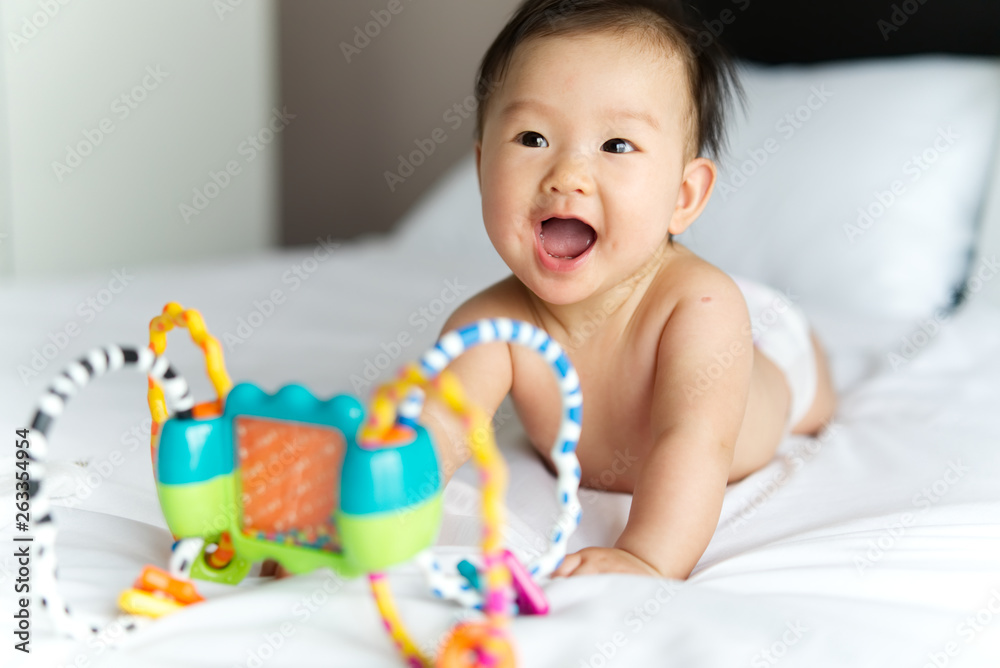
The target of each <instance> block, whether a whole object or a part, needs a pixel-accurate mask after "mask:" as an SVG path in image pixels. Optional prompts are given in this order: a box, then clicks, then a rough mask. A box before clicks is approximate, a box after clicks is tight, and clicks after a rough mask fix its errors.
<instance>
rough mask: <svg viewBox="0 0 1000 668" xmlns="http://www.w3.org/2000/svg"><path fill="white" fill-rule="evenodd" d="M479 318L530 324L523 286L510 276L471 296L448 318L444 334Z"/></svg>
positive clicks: (527, 302)
mask: <svg viewBox="0 0 1000 668" xmlns="http://www.w3.org/2000/svg"><path fill="white" fill-rule="evenodd" d="M482 318H513V319H517V320H527V321H529V322H533V321H534V318H532V316H531V305H530V302H529V300H528V296H527V291H526V288H525V287H524V285H523V284H522V283H521V282H520V281H519V280H517V278H516V277H514V276H509V277H508V278H505V279H503V280H502V281H499V282H497V283H494V284H493V285H491V286H490V287H488V288H486V289H485V290H483V291H481V292H479V293H477V294H475V295H473V296H472V297H470V298H469V299H467V300H466V301H465V302H464V303H463V304H462V305H461V306H459V307H458V308H457V309H455V312H454V313H452V314H451V316H449V318H448V321H447V322H446V323H445V326H444V331H447V330H450V329H454V328H456V327H461V326H463V325H467V324H469V323H470V322H475V321H476V320H480V319H482Z"/></svg>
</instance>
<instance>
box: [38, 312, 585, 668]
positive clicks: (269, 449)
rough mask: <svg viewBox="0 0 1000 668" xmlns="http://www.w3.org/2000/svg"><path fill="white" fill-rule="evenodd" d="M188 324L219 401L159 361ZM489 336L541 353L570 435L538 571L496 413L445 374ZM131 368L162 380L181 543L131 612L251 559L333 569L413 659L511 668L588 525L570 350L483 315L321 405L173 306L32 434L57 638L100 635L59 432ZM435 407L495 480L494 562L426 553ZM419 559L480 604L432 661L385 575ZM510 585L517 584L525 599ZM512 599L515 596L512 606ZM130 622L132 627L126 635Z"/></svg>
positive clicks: (157, 415)
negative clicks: (242, 366)
mask: <svg viewBox="0 0 1000 668" xmlns="http://www.w3.org/2000/svg"><path fill="white" fill-rule="evenodd" d="M174 327H182V328H187V329H188V330H189V331H190V334H191V338H192V339H193V340H194V342H195V343H196V344H197V345H198V346H200V347H201V349H202V351H203V352H204V354H205V359H206V366H207V371H208V375H209V378H210V379H211V381H212V384H213V386H214V388H215V391H216V393H217V395H218V396H217V398H216V399H215V400H214V401H210V402H206V403H202V404H197V405H196V404H195V402H194V399H193V398H192V396H191V392H190V390H189V388H188V385H187V382H186V381H185V380H184V379H183V378H182V377H181V376H180V375H179V374H178V373H177V371H176V370H175V369H174V368H173V367H172V366H171V365H170V363H169V362H168V361H167V360H166V358H165V357H163V352H164V350H165V349H166V335H167V332H169V331H170V330H171V329H173V328H174ZM491 341H501V342H507V343H516V344H519V345H522V346H526V347H528V348H531V349H532V350H535V351H536V352H538V353H539V354H540V355H542V356H543V358H544V359H545V360H546V361H547V362H548V363H549V366H550V367H551V369H552V370H553V372H554V373H555V375H556V377H557V379H558V381H559V387H560V390H561V392H562V398H563V403H562V425H561V427H560V430H559V434H558V438H557V440H556V443H555V444H554V445H553V448H552V451H551V456H552V461H553V462H554V463H555V465H556V469H557V472H558V481H557V494H558V500H559V504H560V508H561V512H560V515H559V518H558V520H557V521H556V525H555V527H554V528H553V530H552V537H551V544H550V546H549V548H548V549H547V550H546V551H545V552H544V553H542V554H541V555H539V556H538V557H536V558H535V559H534V560H532V561H531V562H530V563H528V564H522V563H521V562H520V561H519V560H518V559H517V557H515V556H514V555H513V554H512V553H511V552H509V551H507V550H504V549H503V546H502V543H501V529H502V527H503V524H504V504H503V497H504V493H505V490H506V485H507V469H506V465H505V463H504V461H503V458H502V457H501V456H500V454H499V451H498V449H497V447H496V443H495V440H494V436H493V429H492V424H491V421H490V416H488V415H486V414H485V413H483V411H482V410H480V409H479V408H478V407H477V406H475V405H474V404H472V403H471V402H469V401H467V400H466V399H465V398H464V395H463V392H462V389H461V387H460V386H459V383H458V382H457V380H456V379H455V377H454V376H452V375H451V374H450V373H449V372H448V371H447V370H446V369H445V367H447V366H448V364H450V363H451V361H452V360H454V359H455V358H457V357H458V356H459V355H461V354H462V353H463V352H464V351H465V350H467V349H469V348H471V347H473V346H476V345H479V344H482V343H488V342H491ZM126 367H128V368H135V369H136V370H138V371H140V372H141V373H144V374H146V375H147V376H148V378H149V397H148V398H149V406H150V410H151V412H152V415H153V437H152V444H151V448H152V455H153V469H154V476H155V480H156V489H157V494H158V496H159V499H160V504H161V507H162V509H163V513H164V516H165V518H166V521H167V526H168V527H169V528H170V531H171V532H172V533H173V535H174V537H175V539H176V540H177V542H176V543H175V546H174V551H173V554H172V557H171V560H170V570H169V572H167V571H163V570H160V569H157V568H154V567H147V568H146V569H145V570H144V571H143V573H142V575H141V576H140V577H139V579H138V580H137V581H136V585H135V587H134V588H133V589H130V590H128V591H126V592H125V593H123V594H122V596H121V598H120V599H119V603H120V605H121V607H122V608H123V610H125V611H126V612H128V613H131V614H133V615H145V616H150V617H156V616H160V615H163V614H168V613H170V612H173V611H175V610H178V609H180V608H182V607H183V606H185V605H191V604H195V603H198V602H200V601H202V600H203V599H202V597H201V595H200V594H199V593H198V592H197V590H196V589H195V587H194V585H193V583H192V582H191V581H190V579H189V578H195V579H202V580H210V581H215V582H224V583H229V584H236V583H238V582H240V581H241V580H242V579H243V578H244V577H246V575H247V574H248V573H249V571H250V568H251V566H252V565H253V564H254V563H255V562H259V561H263V560H265V559H273V560H275V561H277V562H279V563H280V564H281V565H282V566H283V567H284V568H285V569H286V570H287V571H289V572H292V573H305V572H308V571H311V570H314V569H316V568H320V567H328V568H331V569H333V570H334V571H336V572H338V573H340V574H341V575H343V576H345V577H355V576H360V575H367V576H368V578H369V581H370V585H371V590H372V594H373V596H374V598H375V602H376V604H377V607H378V610H379V613H380V614H381V616H382V619H383V623H384V625H385V627H386V630H387V631H388V632H389V634H390V635H391V637H392V639H393V641H394V642H395V644H396V646H397V648H398V649H399V651H400V652H401V654H402V656H403V657H404V658H405V659H406V661H407V662H408V664H409V665H411V666H431V665H437V666H447V667H458V666H493V667H496V668H500V667H502V666H513V665H515V658H514V649H513V644H512V642H511V639H510V636H509V633H508V630H507V627H508V618H509V614H510V611H511V609H512V607H514V608H515V609H517V610H519V611H520V613H521V614H545V613H546V612H547V610H548V604H547V602H546V600H545V597H544V593H543V592H542V590H541V588H540V587H539V585H538V584H537V582H536V580H537V579H539V578H543V577H547V576H549V575H551V573H552V571H553V570H555V568H556V567H557V566H558V565H559V563H560V562H561V561H562V558H563V557H564V556H565V554H566V544H567V541H568V539H569V536H570V534H572V532H573V531H574V530H575V529H576V527H577V525H578V524H579V521H580V512H581V511H580V504H579V501H578V498H577V490H578V488H579V483H580V467H579V462H578V460H577V457H576V445H577V441H578V439H579V436H580V425H581V418H582V397H581V394H580V384H579V378H578V377H577V375H576V371H575V370H574V369H573V366H572V365H571V364H570V361H569V358H568V357H567V356H566V354H565V353H564V352H563V350H562V349H561V347H560V346H559V344H558V343H556V342H555V341H553V340H552V339H551V338H549V336H548V335H547V334H546V333H545V332H543V331H541V330H539V329H537V328H535V327H533V326H532V325H529V324H527V323H523V322H518V321H513V320H509V319H492V320H481V321H479V322H476V323H473V324H471V325H468V326H466V327H463V328H461V329H459V330H456V331H452V332H448V333H447V334H444V335H443V336H442V337H441V338H440V339H439V341H438V342H437V344H436V345H435V346H434V347H433V348H432V349H431V350H429V351H428V352H427V353H426V354H424V356H423V357H422V358H421V359H420V361H419V362H417V363H412V364H409V365H407V366H406V367H404V368H403V370H402V371H401V372H400V374H399V376H398V378H397V379H396V380H394V381H392V382H390V383H387V384H385V385H383V386H382V387H380V388H378V389H377V390H376V391H375V393H374V395H373V397H372V400H371V403H370V405H369V409H368V411H367V412H366V411H365V408H364V407H363V406H362V405H361V403H360V402H359V401H358V400H357V399H355V398H354V397H352V396H349V395H338V396H335V397H333V398H331V399H327V400H321V399H318V398H316V397H315V396H314V395H313V394H312V393H311V392H310V391H309V390H307V389H306V388H304V387H302V386H300V385H287V386H285V387H283V388H281V389H280V390H279V391H278V392H277V393H275V394H268V393H267V392H265V391H264V390H262V389H260V388H259V387H257V386H255V385H252V384H249V383H241V384H239V385H236V386H235V387H233V386H232V383H231V381H230V380H229V376H228V374H227V373H226V370H225V366H224V363H223V359H222V352H221V347H220V346H219V343H218V341H217V340H216V339H215V338H214V337H212V336H211V335H210V334H209V333H208V331H207V330H206V328H205V325H204V322H203V321H202V318H201V316H200V314H199V313H198V312H197V311H194V310H184V309H183V308H181V307H180V306H179V305H178V304H174V303H171V304H168V305H167V306H165V307H164V309H163V313H162V314H161V315H159V316H157V317H156V318H154V319H153V320H152V322H151V323H150V344H149V347H148V348H130V347H119V346H107V347H105V348H102V349H98V350H95V351H92V352H90V353H89V354H88V355H87V356H85V357H83V358H81V359H80V360H79V361H78V362H75V363H73V364H71V365H70V366H69V367H68V368H67V369H66V371H64V372H63V374H62V375H60V376H58V377H57V378H56V379H55V380H54V381H53V383H52V385H51V387H50V388H49V390H48V391H47V392H46V394H44V395H43V396H42V397H41V399H40V400H39V405H38V410H37V412H36V413H35V415H34V418H33V420H32V423H31V430H30V443H31V451H30V461H31V468H32V478H33V481H32V483H31V485H30V490H29V493H30V495H31V497H32V502H33V507H34V509H35V511H36V516H37V517H41V518H42V519H40V520H39V521H38V523H37V527H36V535H35V540H36V544H38V545H39V549H38V550H37V556H38V558H39V560H40V563H39V567H38V570H37V571H36V577H37V578H38V579H37V580H36V582H37V590H38V591H39V592H41V597H42V599H41V600H42V604H43V605H44V606H45V607H46V608H47V609H48V611H49V613H50V614H51V616H52V618H53V619H54V621H55V623H56V625H57V627H58V628H59V629H60V630H62V631H64V632H67V633H69V634H70V635H73V636H74V637H77V638H80V639H83V638H85V637H87V636H89V635H92V634H94V633H98V632H99V631H100V629H97V628H88V627H86V626H85V625H83V624H82V623H80V622H79V621H78V620H76V619H75V618H74V617H72V616H71V615H70V614H69V609H68V608H67V607H66V606H65V605H64V603H63V601H62V599H61V597H60V595H59V593H58V590H57V588H56V580H55V566H56V564H55V551H54V542H55V532H56V530H55V524H54V522H53V521H52V517H51V515H50V514H49V506H50V503H49V499H48V497H47V494H46V489H45V479H44V462H45V460H46V457H47V445H46V443H47V438H48V435H49V432H50V430H51V427H52V425H53V423H54V419H55V418H56V417H58V416H59V415H60V414H61V412H62V410H63V407H64V403H65V401H66V400H67V399H68V398H69V397H70V396H72V395H73V394H75V393H76V392H77V391H78V390H79V389H80V388H81V387H83V386H84V385H86V384H87V382H89V380H90V379H91V378H93V377H96V376H100V375H102V374H104V373H105V372H107V371H115V370H118V369H122V368H126ZM425 398H432V399H434V400H436V401H440V402H441V403H442V404H443V405H445V406H447V407H448V408H449V409H450V410H451V411H452V412H454V413H455V414H456V415H457V416H458V417H459V418H460V419H461V420H462V422H463V424H464V426H465V430H466V433H467V434H468V435H469V446H470V450H471V452H472V459H473V462H474V464H475V466H476V467H477V469H478V470H479V476H480V481H481V483H482V497H483V501H482V521H483V540H482V559H481V562H482V565H481V567H478V568H477V567H476V566H475V565H473V563H472V562H471V561H470V560H464V561H462V562H460V563H459V565H458V569H457V572H449V571H450V569H448V568H445V567H444V566H443V565H442V564H440V563H438V561H437V560H436V558H435V557H434V555H433V553H432V552H431V550H430V548H431V546H432V545H433V544H434V541H435V539H436V535H437V531H438V527H439V524H440V521H441V514H442V494H443V491H442V484H441V483H442V480H441V474H440V470H439V466H438V460H437V455H436V452H435V449H434V444H433V443H432V440H431V437H430V434H429V433H428V431H427V430H426V429H425V428H424V427H423V426H422V425H421V423H420V421H419V418H420V414H421V411H422V408H423V402H424V399H425ZM411 560H415V561H416V563H418V564H419V565H420V567H421V569H422V571H423V572H424V573H425V575H426V576H427V578H428V581H429V583H430V586H431V588H432V590H433V592H434V594H435V595H437V596H439V597H442V598H448V599H453V600H456V601H458V602H459V603H461V604H462V605H465V606H469V607H477V608H480V609H481V610H482V611H483V613H484V614H485V619H484V620H482V621H475V622H466V623H463V624H460V625H458V626H457V627H456V628H454V629H453V630H452V633H451V635H450V636H449V638H448V640H447V641H446V642H445V644H444V646H443V649H442V651H441V653H440V655H439V656H438V657H437V662H436V663H433V662H432V661H431V659H429V658H428V657H426V656H425V655H424V654H423V653H422V652H421V651H420V650H419V649H418V648H417V646H416V644H415V643H414V642H413V640H412V639H411V638H410V636H409V634H408V633H407V631H406V629H405V627H404V626H403V624H402V621H401V620H400V617H399V615H398V613H397V611H396V607H395V604H394V602H393V598H392V595H391V592H390V589H389V583H388V580H387V579H386V576H385V572H384V571H385V570H386V569H387V568H389V567H391V566H394V565H397V564H401V563H404V562H407V561H411ZM512 590H513V591H512ZM515 601H516V603H515ZM133 627H134V624H128V625H127V626H126V628H127V629H131V628H133Z"/></svg>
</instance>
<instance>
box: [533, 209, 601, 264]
mask: <svg viewBox="0 0 1000 668" xmlns="http://www.w3.org/2000/svg"><path fill="white" fill-rule="evenodd" d="M538 236H539V238H540V239H541V241H542V248H543V249H544V250H545V252H546V253H548V254H549V255H550V256H552V257H555V258H559V259H567V260H572V259H573V258H576V257H579V256H580V255H582V254H583V252H584V251H585V250H587V249H588V248H590V245H591V244H593V243H594V241H595V240H596V239H597V233H596V232H595V231H594V228H592V227H591V226H590V225H588V224H587V223H585V222H583V221H582V220H579V219H577V218H549V219H548V220H545V221H542V230H541V232H540V233H539V235H538Z"/></svg>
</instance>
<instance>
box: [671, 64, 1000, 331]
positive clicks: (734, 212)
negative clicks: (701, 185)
mask: <svg viewBox="0 0 1000 668" xmlns="http://www.w3.org/2000/svg"><path fill="white" fill-rule="evenodd" d="M742 74H743V76H742V81H743V84H744V86H745V88H746V92H747V97H748V114H747V115H748V118H745V119H744V118H743V117H742V114H741V113H740V112H736V113H735V114H734V118H733V121H734V122H733V123H732V124H731V128H732V134H731V135H730V136H731V143H730V151H729V153H728V156H727V157H726V158H725V159H724V160H723V161H722V164H721V165H720V173H719V179H718V181H717V183H716V187H715V192H714V193H713V195H712V199H711V201H710V202H709V204H708V206H707V207H706V209H705V211H704V213H703V214H702V216H701V217H700V218H699V219H698V220H697V221H695V223H694V225H692V227H691V228H690V229H689V230H688V231H687V232H686V233H685V234H683V235H681V236H679V237H678V240H679V241H681V242H682V243H684V244H685V245H687V246H689V247H690V248H691V249H692V250H693V251H695V252H696V253H698V254H699V255H701V256H702V257H704V258H705V259H706V260H708V261H709V262H712V263H713V264H716V265H717V266H719V267H720V268H722V269H723V270H725V271H727V272H730V273H735V274H741V275H743V276H747V277H749V278H753V279H758V280H761V281H764V282H766V283H769V284H771V285H773V286H774V287H776V288H778V289H782V290H786V289H787V290H789V291H790V294H791V296H792V297H793V298H794V299H796V300H797V301H798V303H799V304H800V305H801V306H802V307H803V308H804V309H805V310H806V311H807V312H809V311H811V310H818V311H823V312H825V313H830V312H833V313H836V314H842V315H843V316H844V317H845V318H849V319H851V320H853V321H858V319H859V318H860V319H862V320H863V319H864V318H865V317H875V318H876V319H885V318H892V319H902V320H909V321H914V320H919V319H921V318H926V317H928V316H929V315H930V314H932V313H933V312H934V311H935V310H936V309H938V308H941V307H946V306H948V305H949V304H950V303H951V302H952V299H953V296H954V292H955V291H956V289H958V287H959V286H960V284H961V282H962V279H963V277H964V275H965V271H966V269H967V265H968V263H969V258H970V254H971V252H972V248H973V245H974V237H975V231H976V223H977V219H978V215H979V213H980V208H981V204H982V200H983V198H984V191H985V189H986V184H987V176H988V174H989V169H990V167H991V163H992V160H993V152H994V150H995V148H994V147H995V146H997V132H998V124H1000V59H996V58H969V57H947V56H920V57H910V58H896V59H891V60H876V61H852V62H846V63H834V64H822V65H812V66H779V67H765V66H757V65H744V68H743V72H742Z"/></svg>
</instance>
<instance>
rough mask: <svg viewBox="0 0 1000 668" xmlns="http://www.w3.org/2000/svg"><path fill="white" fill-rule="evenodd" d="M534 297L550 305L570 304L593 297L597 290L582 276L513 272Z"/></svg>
mask: <svg viewBox="0 0 1000 668" xmlns="http://www.w3.org/2000/svg"><path fill="white" fill-rule="evenodd" d="M514 275H515V276H517V278H518V279H519V280H520V281H521V283H522V284H524V286H525V287H526V288H527V289H528V290H529V291H531V293H532V294H533V295H535V297H537V298H538V299H540V300H541V301H543V302H545V303H546V304H548V305H550V306H571V305H573V304H579V303H581V302H584V301H586V300H587V299H588V298H590V297H593V296H594V295H595V294H596V292H597V290H596V288H595V286H593V285H591V281H589V280H586V278H585V277H582V276H561V277H558V278H552V277H545V276H542V277H539V276H537V275H536V276H523V275H521V274H519V273H518V272H515V274H514Z"/></svg>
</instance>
